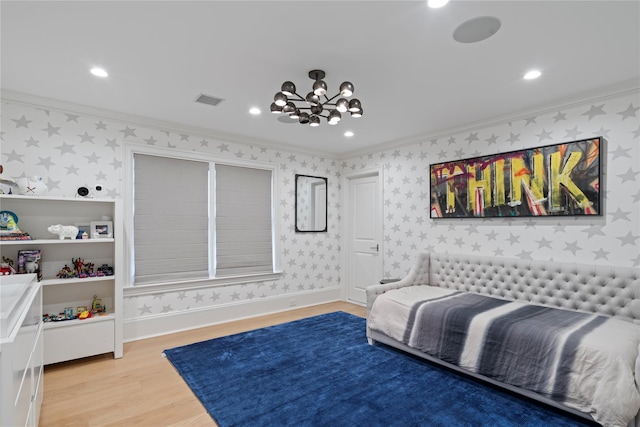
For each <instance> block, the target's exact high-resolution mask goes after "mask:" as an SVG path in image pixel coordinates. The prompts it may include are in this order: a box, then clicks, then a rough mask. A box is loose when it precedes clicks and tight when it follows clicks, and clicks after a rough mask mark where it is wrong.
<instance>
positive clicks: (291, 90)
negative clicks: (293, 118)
mask: <svg viewBox="0 0 640 427" xmlns="http://www.w3.org/2000/svg"><path fill="white" fill-rule="evenodd" d="M280 91H281V92H282V93H284V94H285V95H287V96H292V95H293V94H295V93H296V85H294V84H293V82H290V81H286V82H284V83H282V88H281V89H280Z"/></svg>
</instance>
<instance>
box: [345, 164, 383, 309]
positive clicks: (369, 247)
mask: <svg viewBox="0 0 640 427" xmlns="http://www.w3.org/2000/svg"><path fill="white" fill-rule="evenodd" d="M348 191H349V193H348V195H347V197H348V201H347V204H348V206H347V209H348V213H347V215H348V218H347V230H346V234H347V239H348V241H347V243H348V248H347V299H348V300H350V301H354V302H357V303H361V304H365V303H366V302H367V296H366V292H365V289H366V287H367V286H371V285H375V284H377V283H380V279H382V256H381V254H382V247H381V246H382V200H381V198H382V197H381V194H380V176H379V174H378V173H377V172H376V173H374V174H370V175H368V176H363V177H353V178H349V187H348Z"/></svg>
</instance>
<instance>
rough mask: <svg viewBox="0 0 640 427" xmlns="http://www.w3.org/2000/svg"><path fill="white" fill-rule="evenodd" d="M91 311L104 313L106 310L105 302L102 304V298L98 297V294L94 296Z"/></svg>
mask: <svg viewBox="0 0 640 427" xmlns="http://www.w3.org/2000/svg"><path fill="white" fill-rule="evenodd" d="M91 311H93V312H94V313H102V312H104V311H106V309H105V306H104V304H102V300H101V299H100V298H98V296H97V295H94V296H93V301H92V302H91Z"/></svg>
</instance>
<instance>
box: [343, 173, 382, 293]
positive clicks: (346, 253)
mask: <svg viewBox="0 0 640 427" xmlns="http://www.w3.org/2000/svg"><path fill="white" fill-rule="evenodd" d="M369 176H377V177H378V184H379V185H378V198H379V200H380V212H379V215H380V217H379V218H378V219H379V221H378V223H379V224H380V226H379V228H378V230H377V231H376V234H377V237H378V240H379V241H380V250H379V252H378V253H379V254H380V256H379V260H378V263H379V265H378V267H379V268H380V272H381V273H382V275H384V222H383V221H384V198H383V196H384V168H383V167H382V166H377V167H373V168H367V169H361V170H358V171H353V172H348V173H345V174H343V175H342V182H341V184H342V207H343V210H342V212H343V217H342V221H340V223H341V224H340V236H341V238H340V240H341V245H342V248H343V249H344V250H343V251H342V255H341V264H342V268H341V274H340V277H341V281H342V286H341V287H340V299H341V300H342V301H349V299H348V295H349V293H348V289H349V283H348V281H349V265H350V262H352V256H351V252H352V249H351V241H350V239H349V233H348V230H347V225H348V224H350V219H351V215H352V212H351V206H350V204H349V200H350V196H351V195H350V194H349V192H350V187H351V186H350V181H351V180H352V179H357V178H366V177H369ZM380 278H381V279H382V277H380ZM351 302H353V301H351Z"/></svg>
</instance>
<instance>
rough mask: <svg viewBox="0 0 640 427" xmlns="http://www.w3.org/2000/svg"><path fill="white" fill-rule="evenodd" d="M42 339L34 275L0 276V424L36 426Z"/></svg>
mask: <svg viewBox="0 0 640 427" xmlns="http://www.w3.org/2000/svg"><path fill="white" fill-rule="evenodd" d="M42 338H43V335H42V287H41V284H40V282H38V281H37V279H36V275H35V274H18V275H11V276H0V387H1V389H0V392H1V393H0V395H1V396H2V402H1V403H2V410H1V411H0V426H19V427H22V426H37V425H38V419H39V417H40V407H41V406H42V396H43V393H42V391H43V390H42V374H43V365H44V363H43V362H44V351H43V345H42V343H43V340H42Z"/></svg>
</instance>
